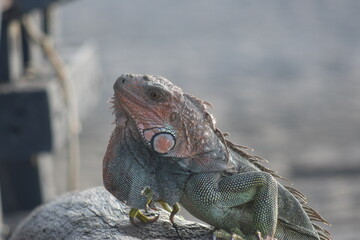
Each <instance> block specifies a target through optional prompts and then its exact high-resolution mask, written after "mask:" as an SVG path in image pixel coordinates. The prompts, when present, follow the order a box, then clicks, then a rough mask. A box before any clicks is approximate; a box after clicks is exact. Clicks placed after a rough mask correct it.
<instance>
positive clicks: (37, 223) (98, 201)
mask: <svg viewBox="0 0 360 240" xmlns="http://www.w3.org/2000/svg"><path fill="white" fill-rule="evenodd" d="M129 211H130V207H129V206H127V205H126V204H124V203H122V202H120V201H118V200H117V199H116V198H114V197H113V196H112V195H111V194H110V193H108V192H107V191H106V190H105V189H104V188H103V187H96V188H92V189H88V190H85V191H82V192H74V193H68V194H65V195H63V196H61V197H59V198H58V199H56V200H55V201H53V202H50V203H48V204H45V205H42V206H40V207H38V208H36V209H35V210H34V211H33V212H32V213H31V214H30V215H29V216H28V217H27V218H26V219H25V220H23V221H22V222H21V223H20V225H19V226H18V227H17V228H16V229H15V231H14V233H13V234H12V236H11V238H10V240H28V239H33V240H45V239H46V240H57V239H128V240H132V239H180V237H179V236H178V235H177V233H176V231H175V229H174V227H173V226H172V224H171V223H170V221H169V213H167V212H166V211H164V210H159V212H157V211H156V212H154V211H152V212H153V213H151V214H154V215H155V214H157V213H160V218H159V220H158V221H157V222H155V223H153V224H147V225H141V226H134V225H132V224H131V223H130V221H129V217H128V213H129ZM175 222H176V224H177V226H178V231H179V234H180V236H181V239H211V236H212V229H211V227H209V226H205V225H202V224H199V223H195V222H190V221H186V220H184V219H182V218H181V217H177V216H176V218H175Z"/></svg>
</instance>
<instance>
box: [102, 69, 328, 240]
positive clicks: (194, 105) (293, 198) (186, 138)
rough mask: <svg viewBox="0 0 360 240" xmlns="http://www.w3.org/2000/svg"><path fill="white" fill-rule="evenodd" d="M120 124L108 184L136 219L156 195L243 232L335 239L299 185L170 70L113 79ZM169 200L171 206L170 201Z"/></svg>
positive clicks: (286, 239)
mask: <svg viewBox="0 0 360 240" xmlns="http://www.w3.org/2000/svg"><path fill="white" fill-rule="evenodd" d="M114 92H115V94H114V98H113V104H114V113H115V116H116V121H115V124H116V127H115V130H114V132H113V134H112V136H111V139H110V141H109V145H108V148H107V151H106V154H105V157H104V162H103V179H104V185H105V187H106V189H107V190H108V191H109V192H111V193H112V194H113V195H114V196H115V197H116V198H118V199H119V200H121V201H124V202H126V203H127V204H129V205H130V206H131V207H132V208H133V209H132V211H131V212H130V219H131V221H132V222H134V223H135V218H136V219H138V220H139V221H141V222H147V223H150V222H153V221H156V219H157V218H156V217H155V218H148V217H146V216H145V215H143V214H142V213H141V211H140V210H139V209H147V207H148V206H150V207H152V208H153V205H154V203H159V204H160V205H161V206H162V207H164V208H165V209H167V210H168V211H171V215H170V221H171V222H172V223H173V224H174V222H173V217H174V215H175V214H176V213H177V212H178V210H179V208H178V205H177V203H178V202H179V203H180V204H181V205H182V206H184V207H185V208H186V209H187V210H188V211H189V212H190V213H191V214H193V215H194V216H195V217H197V218H199V219H201V220H203V221H204V222H207V223H209V224H211V225H212V226H214V227H215V228H216V229H222V230H223V231H226V232H228V233H229V234H230V235H231V234H236V235H237V236H239V237H240V238H241V239H244V240H254V239H256V240H258V239H260V238H261V237H263V238H265V239H273V238H276V239H278V240H330V239H331V236H330V234H329V233H328V232H327V231H326V230H324V229H322V228H321V227H319V226H317V225H314V224H313V221H319V222H323V223H327V222H326V221H325V220H324V219H323V218H322V217H321V216H320V215H319V214H318V213H316V212H315V211H314V210H313V209H311V208H309V207H308V206H307V205H306V204H305V197H304V196H303V195H302V194H301V193H300V192H299V191H297V190H296V189H293V188H289V187H284V186H283V185H282V184H281V183H280V182H279V181H278V180H277V178H279V176H277V175H276V173H275V172H273V171H271V170H269V169H267V168H265V167H264V166H262V165H261V164H260V163H259V162H260V160H261V158H259V157H257V156H254V155H250V154H249V153H247V152H246V151H245V150H246V148H245V147H242V146H238V145H235V144H233V143H231V142H230V141H228V140H226V139H225V134H223V133H221V132H220V131H219V130H218V129H217V128H216V127H215V121H214V118H213V117H212V115H211V114H210V113H208V111H207V106H209V104H208V103H207V102H204V101H202V100H200V99H197V98H195V97H193V96H191V95H189V94H186V93H183V92H182V90H181V89H180V88H179V87H177V86H175V85H174V84H172V83H171V82H170V81H168V80H167V79H165V78H162V77H156V76H151V75H136V74H124V75H122V76H121V77H119V79H118V80H117V81H116V82H115V84H114ZM170 206H173V207H172V208H171V207H170Z"/></svg>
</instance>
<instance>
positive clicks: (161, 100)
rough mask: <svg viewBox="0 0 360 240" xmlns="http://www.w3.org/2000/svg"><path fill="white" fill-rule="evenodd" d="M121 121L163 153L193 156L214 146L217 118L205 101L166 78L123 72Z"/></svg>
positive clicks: (118, 86) (117, 95)
mask: <svg viewBox="0 0 360 240" xmlns="http://www.w3.org/2000/svg"><path fill="white" fill-rule="evenodd" d="M113 102H114V108H115V113H116V118H117V119H116V122H117V124H125V125H126V127H129V128H132V129H133V130H135V131H133V132H134V133H136V134H138V138H140V139H141V141H143V142H144V143H145V145H146V146H148V147H149V148H150V149H151V150H153V151H155V152H157V153H158V154H162V155H163V156H172V157H179V158H187V157H193V156H195V155H198V154H201V153H203V152H206V151H209V149H211V148H212V147H214V146H212V145H213V144H215V142H213V141H212V140H211V137H210V136H212V135H213V134H214V120H213V118H212V116H211V115H210V114H209V113H208V112H207V111H206V104H205V102H203V101H201V100H199V99H197V98H195V97H192V96H190V95H188V94H184V93H183V91H182V90H181V89H180V88H179V87H177V86H175V85H174V84H172V83H171V82H170V81H168V80H167V79H165V78H162V77H157V76H151V75H138V74H123V75H121V76H120V77H119V78H118V79H117V80H116V82H115V84H114V100H113Z"/></svg>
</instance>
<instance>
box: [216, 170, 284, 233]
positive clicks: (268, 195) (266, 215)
mask: <svg viewBox="0 0 360 240" xmlns="http://www.w3.org/2000/svg"><path fill="white" fill-rule="evenodd" d="M218 191H219V192H220V196H221V201H219V202H218V204H220V205H223V206H224V207H229V208H231V207H236V206H239V205H242V204H244V203H246V202H248V201H251V200H253V202H254V205H253V228H255V229H256V231H259V232H260V233H261V236H263V237H265V238H273V237H274V235H275V231H276V224H277V219H278V187H277V182H276V180H275V179H274V178H273V177H272V176H271V175H270V174H268V173H265V172H246V173H241V174H235V175H232V176H229V177H225V178H223V179H222V180H220V181H219V184H218ZM234 232H235V233H239V235H243V234H242V233H241V232H240V230H239V229H238V230H235V231H234ZM242 237H243V238H244V239H258V238H257V237H256V236H242Z"/></svg>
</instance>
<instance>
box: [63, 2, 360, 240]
mask: <svg viewBox="0 0 360 240" xmlns="http://www.w3.org/2000/svg"><path fill="white" fill-rule="evenodd" d="M60 23H61V29H60V36H61V41H60V45H61V44H72V43H74V44H76V43H79V42H83V41H85V40H86V41H87V40H90V41H92V42H93V43H95V44H96V46H97V48H98V50H99V54H100V57H101V59H100V60H101V65H102V69H103V73H104V75H103V94H102V96H103V98H102V99H101V100H100V103H99V105H98V106H97V107H96V110H95V111H93V112H92V113H91V114H90V115H89V116H88V118H87V119H86V121H85V122H84V123H83V131H82V133H81V139H80V144H81V157H82V166H81V189H85V188H88V187H91V186H97V185H102V179H101V161H102V157H103V155H104V152H105V149H106V145H107V141H108V138H109V136H110V133H111V130H112V128H113V126H112V125H111V123H112V121H113V116H112V115H111V110H109V109H108V108H109V107H110V105H109V104H107V102H106V101H107V99H109V98H110V97H111V96H112V84H113V82H114V81H115V79H116V78H117V77H118V76H119V75H120V74H121V73H125V72H130V73H148V74H155V75H162V76H164V77H166V78H168V79H170V80H172V81H173V82H174V83H175V84H177V85H178V86H180V87H181V88H183V90H184V91H186V92H189V93H192V94H193V95H195V96H197V97H200V98H202V99H204V100H207V101H209V102H211V103H212V105H213V106H214V109H213V110H212V112H213V114H214V115H215V117H216V119H217V122H218V123H217V126H218V127H219V128H220V129H221V130H223V131H225V132H229V133H230V134H231V136H230V138H231V139H232V140H233V141H235V142H237V143H240V144H243V145H247V146H250V147H252V148H254V149H255V152H256V153H257V154H258V155H260V156H263V157H265V158H266V159H269V160H270V162H271V163H270V165H269V166H271V168H273V169H275V170H277V171H279V173H280V174H281V175H283V176H285V177H288V178H290V179H291V180H292V182H294V186H295V187H298V188H299V189H300V190H302V191H303V192H304V193H305V194H306V195H307V196H308V199H309V203H310V205H311V206H312V207H314V208H315V209H317V210H319V211H320V213H322V215H324V217H325V218H327V219H328V220H329V221H330V222H332V223H333V227H331V228H329V229H330V231H331V232H332V233H333V235H334V239H338V240H350V239H359V238H358V233H357V231H356V230H357V229H356V227H359V226H360V187H359V184H360V2H359V1H357V0H342V1H338V0H328V1H310V0H305V1H235V0H233V1H230V0H226V1H209V0H198V1H192V0H183V1H168V0H152V1H148V0H133V1H123V0H121V1H120V0H106V1H99V0H87V1H85V0H79V1H74V2H70V3H69V4H64V5H62V6H61V8H60ZM99 91H102V90H100V89H99Z"/></svg>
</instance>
